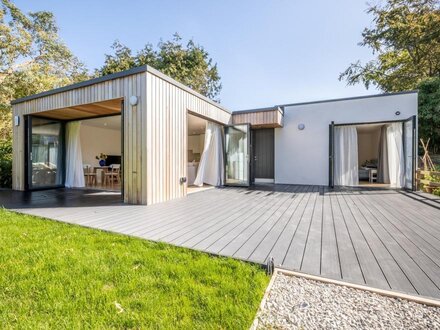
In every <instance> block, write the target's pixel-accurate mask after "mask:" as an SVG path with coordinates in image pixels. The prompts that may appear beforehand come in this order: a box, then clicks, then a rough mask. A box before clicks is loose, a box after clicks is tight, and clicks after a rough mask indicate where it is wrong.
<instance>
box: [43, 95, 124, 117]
mask: <svg viewBox="0 0 440 330" xmlns="http://www.w3.org/2000/svg"><path fill="white" fill-rule="evenodd" d="M119 113H121V99H115V100H109V101H103V102H96V103H90V104H83V105H77V106H74V107H68V108H62V109H56V110H49V111H44V112H40V113H38V114H39V115H41V116H44V117H47V118H53V119H61V120H75V119H84V118H93V117H97V116H106V115H114V114H119Z"/></svg>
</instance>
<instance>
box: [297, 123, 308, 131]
mask: <svg viewBox="0 0 440 330" xmlns="http://www.w3.org/2000/svg"><path fill="white" fill-rule="evenodd" d="M304 128H306V125H304V124H299V125H298V129H299V130H300V131H302V130H303V129H304Z"/></svg>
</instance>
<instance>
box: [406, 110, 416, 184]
mask: <svg viewBox="0 0 440 330" xmlns="http://www.w3.org/2000/svg"><path fill="white" fill-rule="evenodd" d="M408 122H410V123H411V124H412V125H411V126H412V127H411V134H412V138H411V146H408V147H409V148H411V152H412V155H411V188H408V187H407V186H406V168H407V167H406V165H407V162H408V155H407V154H406V150H407V146H406V142H407V139H406V129H405V124H406V123H408ZM402 133H403V154H404V159H405V161H404V164H405V165H404V167H405V185H404V188H405V189H410V190H412V191H416V171H417V157H418V150H417V116H415V115H414V116H411V117H409V118H407V119H405V120H404V121H403V122H402Z"/></svg>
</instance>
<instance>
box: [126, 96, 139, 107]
mask: <svg viewBox="0 0 440 330" xmlns="http://www.w3.org/2000/svg"><path fill="white" fill-rule="evenodd" d="M128 101H129V103H130V105H131V106H133V107H134V106H135V105H137V104H138V97H137V96H136V95H132V96H130V99H129V100H128Z"/></svg>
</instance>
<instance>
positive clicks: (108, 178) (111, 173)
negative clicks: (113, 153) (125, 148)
mask: <svg viewBox="0 0 440 330" xmlns="http://www.w3.org/2000/svg"><path fill="white" fill-rule="evenodd" d="M120 172H121V165H120V164H112V165H110V166H109V170H108V171H107V172H105V173H104V176H105V177H104V184H105V185H106V186H107V183H108V182H110V184H111V187H112V189H113V184H114V182H115V179H116V181H117V182H118V183H121V177H120Z"/></svg>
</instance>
